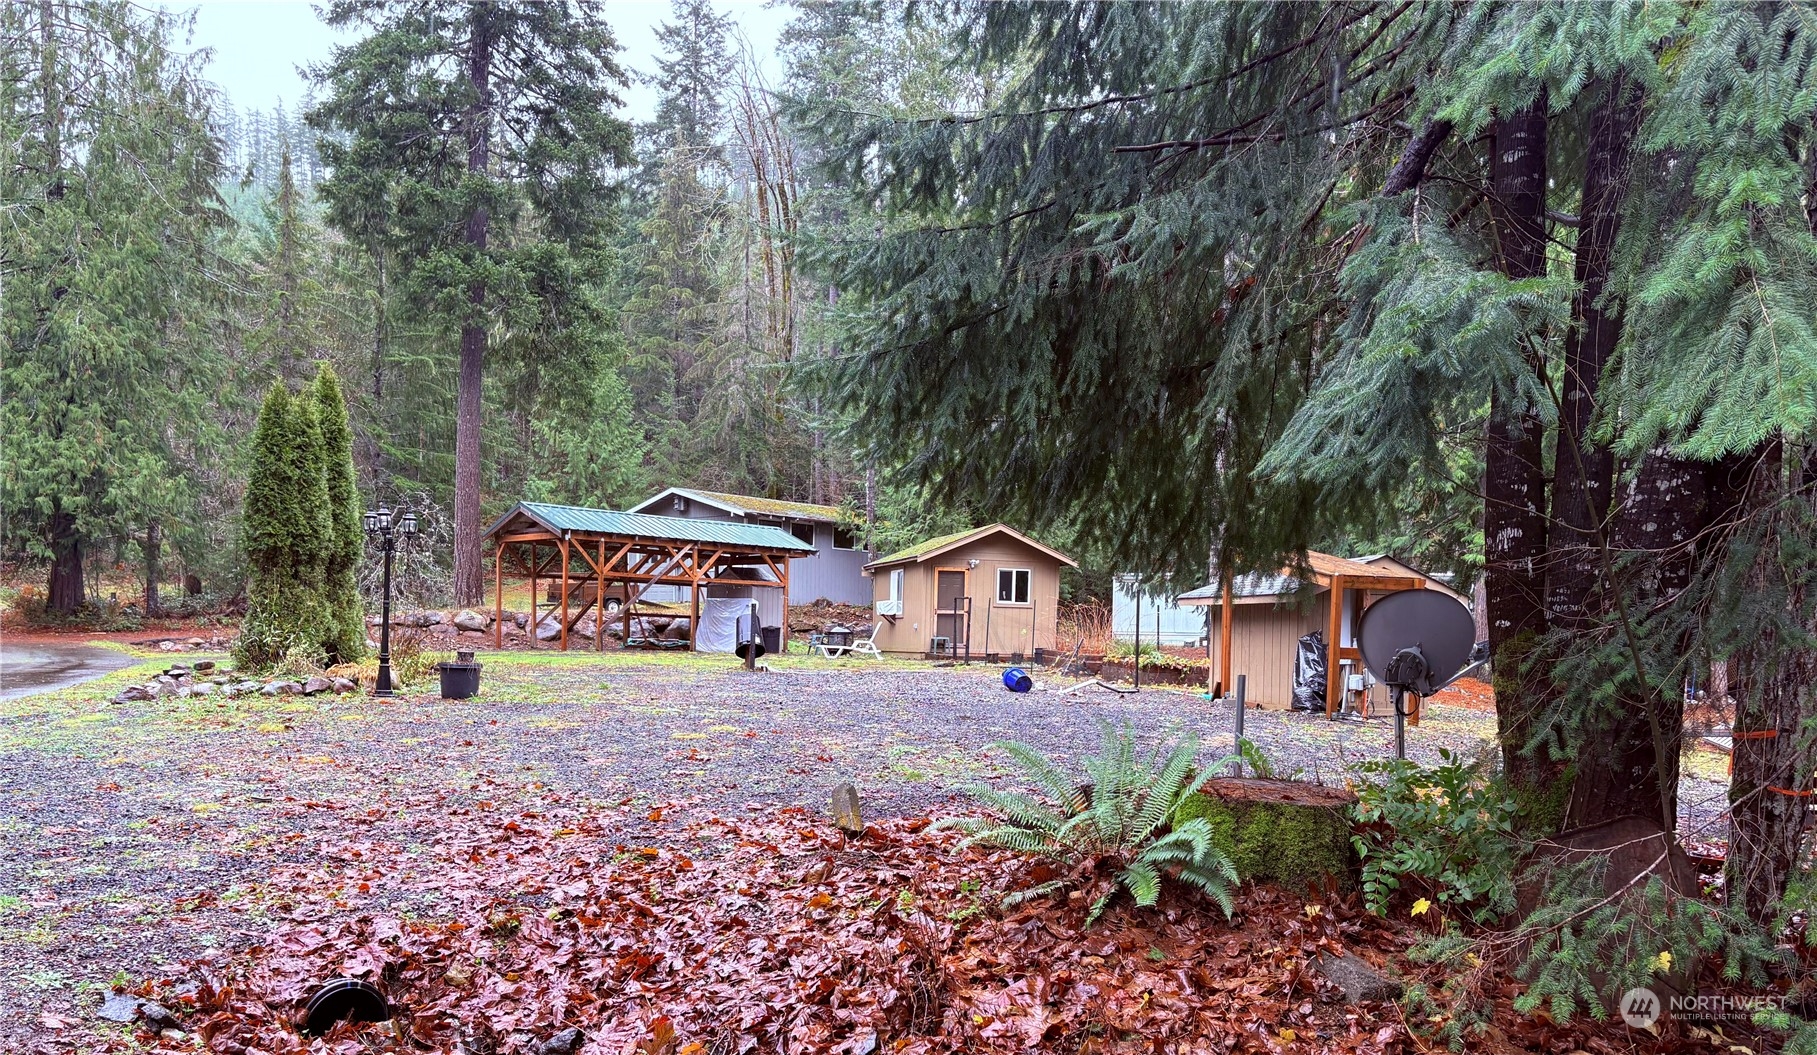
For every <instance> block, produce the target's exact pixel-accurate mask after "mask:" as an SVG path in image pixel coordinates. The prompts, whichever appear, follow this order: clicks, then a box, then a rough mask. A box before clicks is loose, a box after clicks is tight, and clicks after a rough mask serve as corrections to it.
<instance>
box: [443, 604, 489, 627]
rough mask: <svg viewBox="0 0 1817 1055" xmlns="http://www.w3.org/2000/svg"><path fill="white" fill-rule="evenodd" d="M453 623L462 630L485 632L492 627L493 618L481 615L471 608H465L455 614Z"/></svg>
mask: <svg viewBox="0 0 1817 1055" xmlns="http://www.w3.org/2000/svg"><path fill="white" fill-rule="evenodd" d="M452 622H453V623H454V625H455V627H456V628H457V629H460V630H484V629H486V628H487V627H489V626H491V625H492V617H491V616H486V615H481V614H480V613H478V612H476V611H474V610H473V609H471V608H463V609H461V610H460V611H459V612H456V613H455V615H454V619H453V620H452Z"/></svg>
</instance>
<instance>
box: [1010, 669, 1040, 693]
mask: <svg viewBox="0 0 1817 1055" xmlns="http://www.w3.org/2000/svg"><path fill="white" fill-rule="evenodd" d="M1003 687H1004V688H1006V689H1008V690H1009V691H1011V692H1027V691H1028V690H1030V689H1032V688H1034V687H1035V679H1033V678H1031V677H1029V676H1028V671H1026V670H1023V669H1022V668H1021V667H1011V668H1009V669H1008V670H1006V671H1004V672H1003Z"/></svg>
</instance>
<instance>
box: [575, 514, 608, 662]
mask: <svg viewBox="0 0 1817 1055" xmlns="http://www.w3.org/2000/svg"><path fill="white" fill-rule="evenodd" d="M581 553H582V554H583V555H584V554H585V553H586V550H585V548H583V549H582V550H581ZM593 567H594V568H595V569H597V570H598V572H599V575H598V577H597V578H595V579H594V580H593V651H595V652H604V651H605V650H606V572H605V567H606V542H605V540H604V539H600V540H599V563H598V564H595V565H594V566H593Z"/></svg>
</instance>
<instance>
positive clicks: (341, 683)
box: [334, 678, 360, 695]
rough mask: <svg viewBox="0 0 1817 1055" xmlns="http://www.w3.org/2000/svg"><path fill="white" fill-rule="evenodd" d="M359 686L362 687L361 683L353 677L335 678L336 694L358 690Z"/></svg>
mask: <svg viewBox="0 0 1817 1055" xmlns="http://www.w3.org/2000/svg"><path fill="white" fill-rule="evenodd" d="M359 688H360V683H359V682H357V681H354V680H353V679H351V678H335V679H334V691H335V694H336V695H340V694H342V693H347V692H358V691H359Z"/></svg>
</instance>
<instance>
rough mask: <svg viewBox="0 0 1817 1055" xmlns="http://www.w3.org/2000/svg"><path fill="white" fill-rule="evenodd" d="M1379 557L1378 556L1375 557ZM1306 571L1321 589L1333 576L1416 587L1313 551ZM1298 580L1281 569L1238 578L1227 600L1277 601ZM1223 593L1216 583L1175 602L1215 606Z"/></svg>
mask: <svg viewBox="0 0 1817 1055" xmlns="http://www.w3.org/2000/svg"><path fill="white" fill-rule="evenodd" d="M1378 556H1379V555H1378ZM1306 567H1307V568H1308V569H1310V570H1311V571H1312V579H1313V582H1315V583H1318V584H1319V585H1321V586H1325V585H1329V584H1330V582H1331V579H1332V577H1333V576H1337V575H1342V576H1344V577H1346V578H1356V579H1366V580H1369V581H1371V582H1388V581H1395V582H1402V583H1405V584H1406V585H1408V586H1413V585H1417V584H1418V583H1419V579H1417V578H1414V577H1412V576H1407V575H1394V574H1392V573H1389V574H1384V573H1383V571H1382V569H1380V568H1377V567H1375V566H1373V565H1370V564H1364V563H1363V562H1362V561H1357V560H1351V559H1350V558H1348V557H1336V556H1333V555H1331V554H1329V553H1320V552H1318V551H1317V550H1307V551H1306ZM1300 585H1301V580H1300V578H1299V577H1298V576H1296V575H1294V574H1293V569H1292V568H1283V569H1281V570H1280V571H1279V572H1277V573H1275V574H1273V575H1269V574H1266V573H1260V572H1258V573H1252V574H1249V575H1239V576H1237V577H1236V578H1235V579H1233V580H1231V583H1230V596H1231V598H1232V599H1233V600H1235V599H1236V598H1239V597H1242V598H1249V597H1279V596H1282V595H1283V594H1289V593H1292V592H1294V591H1295V590H1298V589H1299V588H1300ZM1222 595H1223V590H1222V589H1221V588H1220V586H1219V585H1218V584H1217V583H1215V582H1214V583H1210V584H1209V585H1206V586H1201V587H1199V588H1198V589H1196V590H1189V591H1187V592H1186V593H1183V594H1181V595H1180V596H1179V597H1178V598H1176V603H1178V604H1182V605H1186V606H1188V607H1190V606H1193V605H1215V604H1217V603H1218V602H1219V601H1220V600H1222V599H1223V596H1222Z"/></svg>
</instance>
